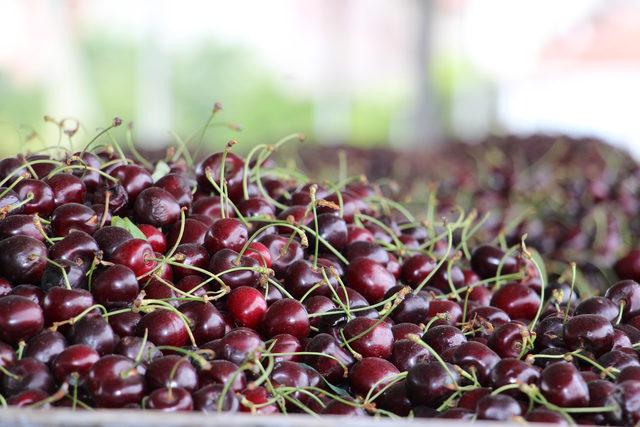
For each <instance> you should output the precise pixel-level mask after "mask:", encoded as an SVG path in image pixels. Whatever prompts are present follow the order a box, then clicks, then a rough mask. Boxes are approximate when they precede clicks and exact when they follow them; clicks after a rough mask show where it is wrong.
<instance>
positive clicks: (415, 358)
mask: <svg viewBox="0 0 640 427" xmlns="http://www.w3.org/2000/svg"><path fill="white" fill-rule="evenodd" d="M430 359H431V353H430V352H429V350H427V349H426V348H424V347H423V346H421V345H420V344H418V343H416V342H414V341H412V340H410V339H406V338H404V339H399V340H397V341H395V342H394V343H393V349H392V351H391V357H389V361H390V362H391V363H393V364H394V365H395V367H396V368H398V370H400V371H402V372H404V371H408V370H409V369H411V368H412V367H413V366H414V365H415V364H416V363H418V362H422V361H429V360H430Z"/></svg>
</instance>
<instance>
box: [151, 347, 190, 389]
mask: <svg viewBox="0 0 640 427" xmlns="http://www.w3.org/2000/svg"><path fill="white" fill-rule="evenodd" d="M145 380H146V384H147V387H148V388H150V389H151V390H155V389H157V388H161V387H169V388H173V387H180V388H184V389H186V390H188V391H194V390H196V389H197V388H198V374H197V372H196V369H195V368H194V367H193V365H191V363H189V361H188V360H187V359H186V358H185V357H182V356H177V355H169V356H162V357H159V358H157V359H154V360H153V361H152V362H151V363H150V364H149V366H148V367H147V372H146V373H145Z"/></svg>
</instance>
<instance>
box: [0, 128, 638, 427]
mask: <svg viewBox="0 0 640 427" xmlns="http://www.w3.org/2000/svg"><path fill="white" fill-rule="evenodd" d="M119 124H120V121H119V120H116V121H114V124H113V125H114V126H117V125H119ZM105 132H106V131H105ZM100 135H104V132H103V133H101V134H100ZM297 138H298V136H297V135H295V136H292V137H291V138H286V139H283V140H282V141H279V142H278V143H276V144H273V145H259V146H257V147H255V148H254V149H253V150H251V151H250V152H249V154H248V155H247V157H246V158H241V157H239V156H238V155H236V154H234V152H232V145H233V144H232V143H229V144H228V145H227V146H226V147H225V148H224V150H223V151H222V152H218V153H215V154H212V155H210V156H208V157H206V158H204V159H203V160H201V161H200V162H198V163H197V164H194V163H193V162H192V161H191V156H190V154H189V152H188V150H187V148H186V146H185V145H179V146H177V147H173V148H172V149H170V150H168V152H167V156H166V158H165V159H164V160H162V161H158V162H155V163H153V164H152V163H150V162H149V161H148V160H146V159H144V158H143V157H141V156H140V155H139V154H138V153H137V152H136V151H135V150H132V152H131V157H128V156H127V155H125V153H124V152H123V150H122V149H121V148H120V147H119V146H118V145H117V144H116V143H115V142H114V143H110V144H106V145H105V144H104V143H100V141H101V140H100V139H95V140H92V141H91V142H90V143H89V144H87V145H86V146H85V147H84V149H82V150H79V151H77V150H76V151H74V150H70V149H65V148H63V146H60V145H58V146H57V147H55V148H53V149H50V150H48V151H41V152H37V153H33V154H26V155H18V156H16V157H12V158H7V159H4V160H2V161H0V187H1V188H0V217H1V220H0V277H1V278H0V406H5V407H6V406H19V407H29V408H51V407H68V408H71V409H73V410H92V409H93V408H140V409H144V410H162V411H191V410H194V411H203V412H207V413H217V412H246V413H254V414H273V413H307V414H309V415H312V416H318V415H321V414H336V415H350V416H356V415H362V416H365V415H370V416H376V417H425V418H430V417H435V418H459V419H465V420H474V419H479V420H501V421H517V420H527V421H531V422H552V423H560V424H567V425H568V424H572V423H581V424H598V425H635V424H637V423H638V422H640V360H639V356H638V353H637V349H638V348H640V284H638V283H637V282H636V281H634V280H631V279H635V280H638V279H640V277H638V275H637V274H636V269H637V264H638V263H637V262H635V261H634V259H631V258H633V257H631V258H629V256H628V257H626V258H625V259H626V261H625V259H623V260H622V261H620V262H619V263H618V265H617V267H618V268H617V270H618V271H619V272H620V274H621V276H622V277H621V278H624V279H627V280H622V281H619V282H617V283H615V284H613V285H612V286H611V287H609V289H608V290H607V291H606V293H604V296H590V295H579V289H580V288H579V286H578V285H577V282H578V281H579V280H580V278H579V277H578V275H577V274H576V268H575V265H571V264H570V265H565V266H564V267H563V269H562V270H561V271H556V270H554V271H551V270H549V271H548V270H547V267H546V266H545V264H544V263H543V261H542V258H541V257H540V255H539V254H538V252H536V251H535V250H534V249H533V248H529V247H527V244H526V238H525V237H524V236H523V238H522V240H521V241H520V242H518V243H517V244H514V245H512V246H508V245H507V243H506V242H505V241H491V242H485V243H481V242H478V241H477V240H478V239H477V235H476V233H477V231H478V228H479V227H480V225H481V224H480V222H479V221H480V220H479V217H478V216H476V215H466V214H465V213H464V212H463V211H462V210H455V211H453V212H450V213H449V214H448V215H447V216H446V217H445V218H444V219H436V218H434V210H435V207H434V206H428V207H427V209H426V210H427V212H426V213H425V215H424V217H423V218H422V219H421V220H418V219H416V218H415V217H414V216H413V214H412V213H411V212H410V211H408V210H407V209H406V208H405V207H404V206H403V205H401V204H399V203H397V202H395V201H393V200H390V199H388V198H386V197H385V196H384V195H383V193H382V192H381V191H380V190H379V188H378V187H377V186H376V185H375V184H372V183H369V182H367V181H366V180H364V179H362V178H345V179H342V180H340V181H338V182H317V183H314V182H311V181H309V180H308V179H307V178H306V177H305V176H303V175H301V174H300V173H299V172H298V171H296V170H292V169H288V168H281V167H278V166H277V165H276V164H274V162H273V161H272V154H273V152H274V151H275V150H276V149H278V148H279V146H280V145H281V144H282V143H284V142H285V141H286V140H291V139H294V140H295V139H297ZM581 297H582V298H581Z"/></svg>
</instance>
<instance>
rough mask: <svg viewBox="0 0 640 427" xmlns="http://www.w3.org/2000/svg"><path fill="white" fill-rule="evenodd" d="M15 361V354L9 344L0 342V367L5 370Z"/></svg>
mask: <svg viewBox="0 0 640 427" xmlns="http://www.w3.org/2000/svg"><path fill="white" fill-rule="evenodd" d="M15 361H16V352H15V351H13V347H11V346H10V345H9V344H7V343H4V342H2V341H0V366H2V367H3V368H6V367H7V366H10V365H12V364H13V362H15Z"/></svg>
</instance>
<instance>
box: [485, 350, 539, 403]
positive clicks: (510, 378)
mask: <svg viewBox="0 0 640 427" xmlns="http://www.w3.org/2000/svg"><path fill="white" fill-rule="evenodd" d="M539 378H540V370H539V369H538V368H537V367H536V366H531V365H529V364H528V363H526V362H523V361H522V360H519V359H515V358H505V359H502V360H500V361H498V363H496V364H495V365H494V366H493V369H491V373H490V375H489V383H490V385H491V386H492V387H493V388H494V390H495V389H496V388H499V387H502V386H504V385H507V384H535V383H537V382H538V379H539ZM506 393H507V394H510V395H515V396H518V395H519V392H517V391H506Z"/></svg>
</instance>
